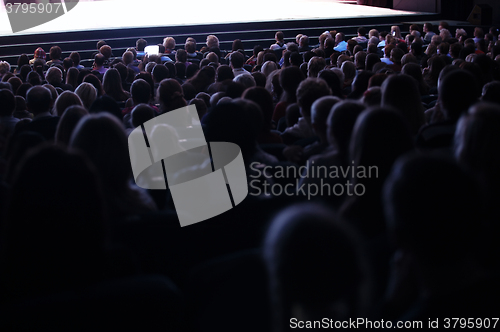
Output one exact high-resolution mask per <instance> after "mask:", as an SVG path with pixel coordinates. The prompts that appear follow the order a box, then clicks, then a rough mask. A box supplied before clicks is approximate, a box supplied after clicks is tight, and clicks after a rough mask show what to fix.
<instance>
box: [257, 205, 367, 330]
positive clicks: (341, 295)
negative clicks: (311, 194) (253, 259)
mask: <svg viewBox="0 0 500 332" xmlns="http://www.w3.org/2000/svg"><path fill="white" fill-rule="evenodd" d="M333 215H334V214H333V212H332V211H330V210H328V209H326V208H325V207H323V206H320V205H313V204H302V205H297V206H293V207H290V208H287V209H285V210H284V211H282V212H281V213H280V214H279V215H278V216H276V217H275V218H274V220H273V221H272V224H271V226H270V227H269V229H268V231H267V235H266V238H265V242H264V259H265V263H266V265H267V268H268V271H269V276H270V286H271V297H272V300H273V304H274V305H273V314H274V315H275V317H274V318H275V323H276V325H277V326H276V331H288V329H289V327H290V317H296V316H297V315H298V314H299V313H300V315H301V317H302V318H303V319H304V320H314V319H321V317H331V318H334V319H345V318H347V317H351V316H352V317H356V316H357V315H359V314H360V312H361V310H362V308H363V306H364V296H366V295H367V292H366V291H367V289H366V288H365V287H364V286H365V285H364V282H365V277H366V276H365V272H366V271H365V269H364V264H363V262H362V259H361V256H360V255H359V254H360V253H359V252H358V249H359V246H358V245H357V241H356V238H355V237H354V236H353V234H352V233H351V232H350V231H349V230H348V229H346V228H345V227H344V226H343V225H341V224H339V223H337V222H335V220H334V219H333V217H332V216H333Z"/></svg>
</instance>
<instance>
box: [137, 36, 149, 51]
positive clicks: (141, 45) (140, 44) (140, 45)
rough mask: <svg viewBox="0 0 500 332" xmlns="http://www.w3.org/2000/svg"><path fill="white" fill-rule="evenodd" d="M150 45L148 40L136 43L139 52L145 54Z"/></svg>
mask: <svg viewBox="0 0 500 332" xmlns="http://www.w3.org/2000/svg"><path fill="white" fill-rule="evenodd" d="M147 45H148V42H147V41H146V39H142V38H140V39H137V41H136V42H135V47H136V48H137V50H138V51H139V52H143V51H144V48H146V46H147Z"/></svg>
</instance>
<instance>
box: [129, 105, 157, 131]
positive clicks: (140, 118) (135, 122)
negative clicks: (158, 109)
mask: <svg viewBox="0 0 500 332" xmlns="http://www.w3.org/2000/svg"><path fill="white" fill-rule="evenodd" d="M130 115H131V122H132V126H133V127H134V128H135V127H139V126H140V125H142V124H143V123H145V122H147V121H149V120H151V119H152V118H154V117H155V115H156V114H155V111H154V110H153V108H152V107H151V106H149V105H148V104H139V105H137V106H135V107H134V109H133V110H132V112H131V114H130Z"/></svg>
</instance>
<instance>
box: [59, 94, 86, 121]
mask: <svg viewBox="0 0 500 332" xmlns="http://www.w3.org/2000/svg"><path fill="white" fill-rule="evenodd" d="M73 105H77V106H83V104H82V101H81V99H80V97H78V95H77V94H75V93H74V92H71V91H64V92H63V93H61V94H60V95H59V96H58V97H57V99H56V102H55V103H54V109H53V111H52V113H53V114H54V115H57V116H62V115H63V113H64V111H65V110H66V108H68V107H69V106H73Z"/></svg>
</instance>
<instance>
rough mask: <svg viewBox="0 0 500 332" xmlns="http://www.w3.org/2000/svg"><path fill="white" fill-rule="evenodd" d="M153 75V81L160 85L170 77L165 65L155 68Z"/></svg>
mask: <svg viewBox="0 0 500 332" xmlns="http://www.w3.org/2000/svg"><path fill="white" fill-rule="evenodd" d="M151 74H152V75H153V79H154V80H155V82H157V83H160V82H161V81H163V80H164V79H166V78H169V77H170V73H169V70H168V68H167V67H166V66H165V65H161V64H158V65H156V66H155V67H154V68H153V71H152V72H151Z"/></svg>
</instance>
